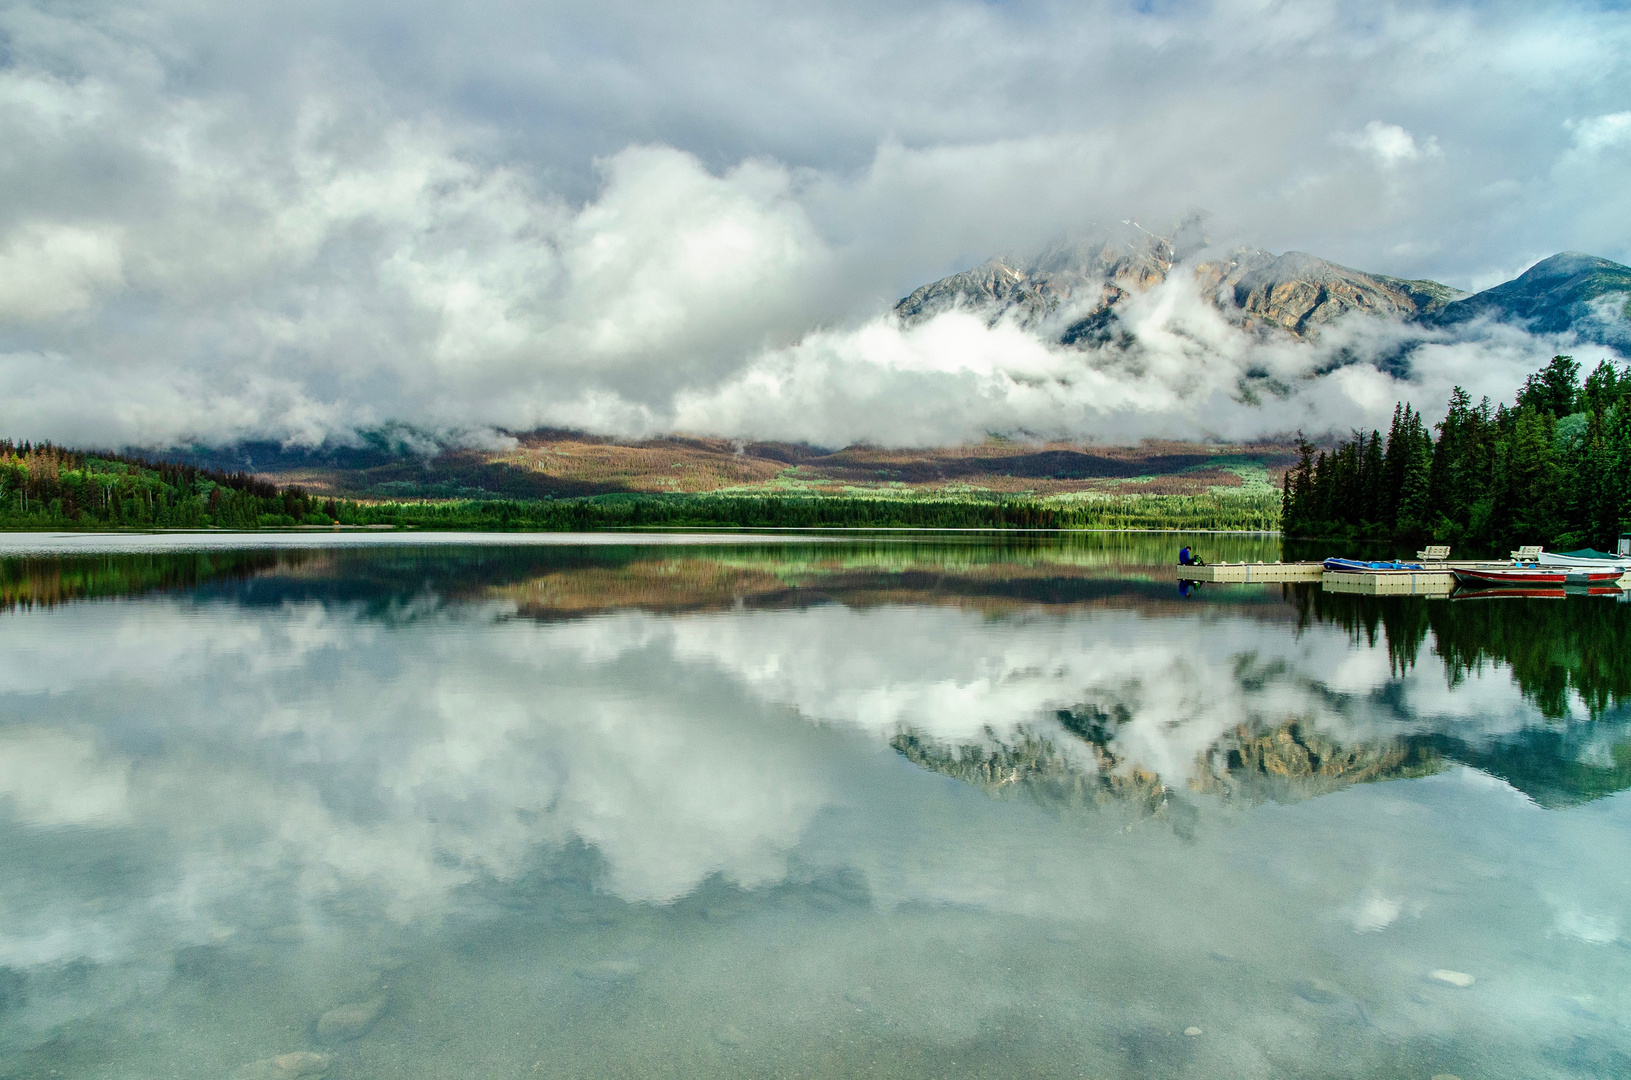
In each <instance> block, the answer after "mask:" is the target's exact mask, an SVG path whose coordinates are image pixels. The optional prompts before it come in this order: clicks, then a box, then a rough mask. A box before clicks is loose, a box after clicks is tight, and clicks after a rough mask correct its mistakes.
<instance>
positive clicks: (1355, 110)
mask: <svg viewBox="0 0 1631 1080" xmlns="http://www.w3.org/2000/svg"><path fill="white" fill-rule="evenodd" d="M1628 46H1631V18H1628V17H1627V15H1626V13H1625V12H1624V11H1623V10H1620V9H1618V8H1617V7H1615V6H1614V5H1606V4H1595V3H1579V4H1556V5H1546V6H1545V7H1544V8H1543V9H1537V8H1534V7H1533V6H1525V5H1518V4H1487V5H1475V4H1427V5H1421V4H1412V5H1381V6H1367V7H1365V8H1364V9H1363V10H1360V9H1354V8H1352V7H1351V6H1349V5H1340V4H1334V3H1309V4H1297V5H1279V6H1276V5H1264V4H1260V3H1252V2H1245V0H1241V2H1228V0H1219V2H1214V3H1184V2H1179V3H1173V4H1153V5H1152V4H1138V5H1128V4H1119V3H1105V4H1090V5H1080V4H1078V5H1053V4H1047V3H1025V2H1021V3H1015V4H1003V5H986V4H976V3H927V4H915V5H896V6H890V7H888V8H885V9H880V8H879V7H878V6H877V5H862V4H847V3H834V4H824V5H821V6H819V8H815V9H810V8H807V7H801V8H793V7H785V6H777V5H768V4H742V3H714V4H702V5H689V6H685V7H683V8H668V7H662V6H649V7H648V6H642V5H637V4H622V3H609V4H600V5H594V6H593V7H592V8H582V7H574V6H556V5H539V4H533V3H520V2H513V3H512V2H505V0H500V2H497V3H493V4H487V5H483V6H482V7H480V8H479V9H474V10H454V9H451V8H447V7H446V6H445V5H433V4H418V3H393V4H389V5H386V4H380V3H374V2H360V3H342V4H322V5H320V4H313V3H300V2H296V3H282V4H278V5H275V6H274V5H270V4H260V3H254V2H250V3H245V4H239V5H231V6H227V7H217V8H209V7H199V6H197V5H190V4H181V3H176V2H172V0H155V2H151V3H131V4H114V5H98V6H92V7H77V6H76V7H64V6H61V5H56V4H49V3H26V2H25V3H19V4H13V5H10V6H7V7H6V8H5V9H4V10H0V180H3V182H4V185H5V191H6V192H7V198H6V199H5V200H4V202H3V204H0V432H3V433H4V434H7V435H11V436H15V437H18V438H51V439H55V440H58V441H65V442H73V443H80V444H96V443H101V444H134V445H144V446H163V445H173V444H177V443H188V442H205V443H220V442H228V441H232V440H237V439H244V438H270V439H276V440H280V441H284V442H289V443H295V444H305V445H312V444H318V443H321V442H324V441H325V440H328V441H338V442H345V441H347V440H349V439H352V438H354V433H355V432H356V431H357V430H359V429H368V428H374V427H378V426H379V425H382V424H386V423H396V424H402V425H408V426H410V427H412V428H414V429H417V430H420V431H423V432H424V433H426V434H427V435H429V436H434V437H438V438H444V439H454V440H464V441H468V442H475V443H492V442H498V441H502V440H503V438H504V435H503V432H504V431H519V430H526V429H530V428H534V427H538V426H541V425H553V426H565V427H574V428H583V429H589V430H594V431H600V432H605V433H610V434H624V435H637V434H648V433H655V432H662V431H674V430H683V431H690V432H696V433H699V434H713V435H725V436H742V437H759V438H778V439H805V440H810V441H813V442H818V443H822V444H828V445H831V444H840V443H845V442H850V441H855V440H861V439H867V440H872V441H876V442H881V443H889V444H914V443H915V444H923V443H943V442H952V441H957V440H961V439H968V438H978V437H979V436H981V435H983V434H985V433H987V432H991V431H1002V432H1011V433H1019V434H1025V433H1030V434H1035V435H1063V436H1069V437H1091V438H1099V439H1104V440H1124V439H1136V438H1140V437H1143V436H1149V435H1175V436H1184V437H1222V438H1235V437H1245V436H1255V435H1269V434H1275V433H1281V432H1286V431H1290V430H1294V429H1296V428H1298V427H1304V428H1309V429H1311V430H1327V429H1338V430H1340V429H1343V428H1346V427H1348V426H1352V425H1357V424H1365V425H1367V426H1368V425H1370V424H1373V423H1378V422H1380V421H1381V420H1382V419H1383V418H1384V417H1385V414H1386V413H1387V412H1388V411H1390V410H1391V408H1392V404H1393V401H1394V400H1395V399H1396V398H1398V397H1400V396H1408V397H1411V398H1412V399H1413V400H1415V401H1417V402H1418V403H1419V404H1422V405H1424V406H1426V407H1427V408H1428V410H1429V414H1430V415H1431V410H1432V409H1433V408H1435V407H1437V405H1438V404H1439V403H1441V402H1442V399H1443V397H1444V395H1445V394H1446V393H1447V391H1448V388H1449V386H1450V385H1452V384H1453V383H1456V382H1460V383H1463V384H1465V385H1467V386H1468V388H1469V389H1471V390H1472V391H1473V392H1474V393H1475V394H1479V393H1489V394H1491V395H1492V396H1499V397H1507V396H1509V395H1510V394H1511V393H1512V391H1513V389H1514V387H1515V386H1516V385H1517V383H1518V382H1520V381H1521V379H1522V377H1523V376H1524V375H1525V374H1526V373H1527V372H1529V371H1532V370H1534V369H1535V368H1536V367H1537V366H1539V364H1540V363H1542V362H1543V361H1544V359H1545V358H1546V357H1548V356H1550V355H1551V354H1552V353H1553V352H1556V351H1572V352H1575V353H1576V354H1577V355H1578V356H1579V357H1580V358H1581V359H1582V360H1584V361H1586V362H1587V363H1588V364H1591V363H1595V361H1596V359H1597V358H1598V357H1599V356H1611V355H1614V351H1615V350H1616V349H1618V350H1619V351H1620V352H1621V353H1623V352H1624V351H1625V350H1626V348H1627V345H1626V340H1627V339H1626V338H1625V337H1623V336H1620V337H1617V336H1616V335H1617V334H1619V333H1620V332H1621V329H1622V324H1621V322H1620V321H1618V320H1622V319H1625V318H1628V317H1631V316H1627V314H1626V312H1625V311H1624V307H1623V305H1624V303H1625V301H1624V300H1623V299H1622V300H1619V301H1616V300H1615V299H1614V298H1615V297H1616V296H1619V295H1620V291H1616V289H1615V288H1613V287H1606V286H1605V288H1604V289H1603V290H1600V291H1599V293H1598V294H1593V295H1591V296H1587V295H1586V294H1585V293H1579V292H1578V290H1577V293H1571V294H1570V296H1571V297H1572V299H1570V300H1569V303H1570V304H1574V305H1575V307H1574V308H1573V309H1570V311H1571V312H1572V313H1568V314H1567V317H1566V318H1562V319H1561V321H1559V319H1554V318H1551V316H1550V315H1548V316H1547V317H1546V318H1538V317H1536V316H1534V315H1532V314H1524V311H1525V310H1528V309H1523V305H1522V303H1519V302H1518V301H1519V300H1521V299H1522V298H1520V297H1515V296H1514V297H1507V298H1506V299H1502V298H1501V297H1497V298H1496V299H1497V300H1498V301H1500V303H1499V304H1496V305H1494V307H1492V306H1491V304H1490V303H1488V302H1482V301H1481V302H1480V304H1481V306H1480V305H1474V306H1472V307H1466V306H1463V305H1465V304H1466V303H1467V301H1464V300H1462V301H1459V303H1458V302H1455V301H1457V298H1458V297H1459V296H1460V293H1462V292H1466V293H1478V292H1479V291H1480V290H1484V289H1487V288H1489V287H1490V286H1494V285H1499V284H1501V283H1503V282H1507V281H1509V280H1511V279H1514V278H1516V277H1517V275H1519V274H1520V273H1522V272H1523V271H1525V270H1526V269H1527V268H1529V267H1531V266H1533V265H1534V264H1535V263H1537V262H1538V261H1539V260H1541V259H1544V258H1547V257H1549V256H1552V255H1554V254H1556V253H1558V252H1584V253H1588V254H1589V255H1591V256H1594V257H1599V258H1602V259H1604V260H1607V262H1608V264H1609V265H1610V266H1611V267H1612V266H1614V265H1618V264H1621V263H1624V262H1626V261H1628V260H1631V219H1628V218H1627V216H1626V215H1625V213H1624V208H1623V205H1622V204H1623V194H1622V193H1623V192H1624V191H1625V190H1627V189H1628V187H1631V184H1628V181H1631V97H1628V96H1627V94H1626V91H1625V87H1627V86H1631V72H1628V71H1627V67H1628V64H1631V62H1628V60H1627V57H1631V48H1628ZM1200 209H1205V210H1208V211H1210V216H1207V217H1205V218H1204V219H1200V220H1198V221H1195V220H1193V219H1192V215H1193V214H1194V212H1195V211H1197V210H1200ZM1179 222H1191V224H1190V225H1189V226H1187V227H1186V226H1179V225H1174V224H1172V223H1179ZM1129 230H1130V231H1131V235H1133V236H1134V237H1135V238H1136V237H1153V238H1154V239H1155V240H1158V241H1160V243H1164V244H1165V245H1166V248H1165V249H1164V251H1163V250H1157V249H1158V248H1159V247H1160V244H1155V245H1153V246H1150V245H1146V247H1145V248H1144V249H1143V255H1139V254H1138V252H1137V250H1136V245H1135V248H1128V249H1127V251H1126V253H1127V258H1128V259H1130V260H1131V261H1128V262H1127V263H1126V265H1125V266H1123V267H1122V268H1121V270H1117V269H1116V268H1115V267H1112V266H1109V264H1108V263H1107V264H1105V265H1103V266H1100V265H1098V264H1095V263H1093V262H1092V259H1091V258H1085V255H1086V253H1089V252H1091V251H1097V252H1098V253H1099V254H1103V253H1104V252H1105V251H1107V250H1110V249H1112V248H1115V246H1116V245H1118V244H1120V245H1124V246H1125V245H1126V244H1127V242H1128V241H1127V237H1128V235H1129ZM1139 243H1144V241H1142V240H1140V241H1139ZM1117 250H1120V249H1117ZM1003 252H1010V253H1014V254H1012V255H1008V256H1004V257H1003V261H1001V262H997V263H992V262H987V261H986V260H988V259H990V258H991V257H992V256H993V255H994V254H996V253H1003ZM1304 252H1306V253H1311V254H1309V255H1302V254H1297V253H1304ZM1111 255H1112V258H1111V259H1110V262H1112V263H1113V262H1115V259H1116V258H1119V257H1120V256H1116V255H1115V252H1114V251H1112V252H1111ZM1141 258H1143V259H1146V262H1145V263H1143V264H1140V263H1139V259H1141ZM1050 259H1051V260H1052V262H1051V263H1050V262H1049V260H1050ZM1152 259H1153V261H1149V260H1152ZM1163 260H1164V262H1163ZM982 264H983V265H984V267H985V268H986V269H984V270H982V271H980V273H985V274H987V276H988V277H989V278H990V280H991V283H992V288H994V289H1000V288H1008V286H1006V285H1002V284H1001V282H1000V281H999V280H998V279H999V278H1000V277H1001V276H1002V274H1003V273H1005V272H1006V271H1019V272H1022V273H1023V274H1025V275H1026V278H1027V281H1029V282H1030V283H1031V286H1030V287H1031V293H1030V294H1027V295H1028V296H1029V298H1030V299H1029V300H1027V301H1026V302H1027V303H1032V302H1033V301H1035V302H1036V303H1040V304H1041V307H1036V308H1035V310H1031V309H1026V310H1025V311H1018V310H1015V311H1013V312H1007V311H1006V309H1005V310H1004V311H993V310H992V309H989V308H988V307H982V306H981V305H979V304H971V303H967V302H952V303H949V304H945V305H942V306H941V307H939V308H937V309H935V311H934V312H933V313H932V314H933V315H934V317H932V318H931V317H916V316H913V317H910V318H905V319H903V318H901V317H899V316H897V315H896V314H895V313H894V311H893V308H894V305H895V304H896V303H897V302H899V301H900V300H901V298H902V297H911V296H914V295H917V293H916V292H915V290H919V289H920V287H922V286H924V285H925V283H938V282H940V281H941V279H944V278H946V276H947V275H954V274H959V273H962V272H965V271H969V270H970V268H973V267H980V266H982ZM1158 264H1159V265H1160V270H1159V273H1154V272H1151V271H1150V267H1152V266H1156V265H1158ZM1174 265H1180V266H1182V267H1184V268H1185V272H1182V273H1173V272H1171V271H1172V268H1173V266H1174ZM1140 267H1142V268H1140ZM1004 268H1006V270H1005V269H1004ZM1107 269H1108V271H1109V273H1108V275H1107V274H1106V270H1107ZM1621 269H1623V267H1622V268H1621ZM1123 270H1125V271H1126V272H1127V274H1131V275H1132V276H1131V277H1127V276H1125V275H1122V276H1118V275H1121V274H1122V271H1123ZM1197 270H1198V272H1192V271H1197ZM1617 272H1618V271H1612V270H1611V271H1610V272H1608V278H1605V279H1603V280H1609V279H1612V278H1613V275H1614V273H1617ZM1073 275H1074V276H1073ZM1567 276H1568V275H1564V277H1567ZM1616 280H1617V279H1616ZM1038 282H1040V284H1039V283H1038ZM1424 282H1425V283H1427V284H1425V285H1424V284H1423V283H1424ZM1010 284H1014V282H1010ZM1609 284H1610V286H1611V285H1612V281H1610V282H1609ZM1107 286H1113V287H1114V288H1115V289H1116V290H1118V291H1119V293H1120V294H1121V295H1119V296H1116V297H1115V298H1114V303H1111V304H1108V305H1107V304H1105V303H1104V300H1105V299H1106V298H1107V297H1108V293H1106V292H1105V288H1106V287H1107ZM1309 290H1312V292H1310V291H1309ZM953 291H955V290H953ZM1020 291H1021V292H1023V291H1024V290H1023V289H1021V290H1020ZM1588 291H1589V290H1588ZM1621 291H1623V290H1621ZM1225 292H1227V293H1228V297H1227V298H1223V297H1224V293H1225ZM1504 295H1505V294H1503V296H1504ZM1220 298H1223V299H1220ZM964 300H965V301H966V300H967V297H965V298H964ZM1486 300H1487V295H1486ZM1508 300H1510V301H1511V302H1510V303H1509V302H1507V301H1508ZM1309 301H1312V302H1311V303H1310V302H1309ZM1525 302H1527V301H1525ZM1537 302H1538V301H1537ZM1050 304H1052V305H1053V306H1052V307H1051V308H1050V307H1049V306H1048V305H1050ZM998 306H999V307H1000V306H1001V305H998ZM1034 306H1035V305H1034V304H1033V307H1034ZM1562 306H1563V307H1564V308H1567V307H1568V304H1564V305H1562ZM1496 307H1498V308H1499V310H1495V308H1496ZM1554 308H1557V305H1555V304H1554V305H1552V306H1551V307H1548V308H1547V311H1548V312H1552V311H1553V309H1554ZM1078 309H1080V310H1078ZM1520 309H1521V310H1520ZM924 310H925V312H927V310H928V309H927V308H925V309H924ZM1536 310H1537V311H1538V310H1539V309H1538V308H1537V309H1536ZM1559 310H1561V309H1559ZM1106 311H1109V312H1110V313H1111V315H1113V318H1110V317H1108V316H1106V315H1105V314H1104V312H1106ZM1293 311H1296V312H1298V313H1297V314H1296V315H1295V316H1294V317H1291V313H1292V312H1293ZM903 314H907V315H911V314H912V313H911V312H903ZM920 314H921V313H920ZM993 315H995V316H996V317H993ZM1066 316H1074V318H1073V321H1067V322H1065V323H1061V324H1060V325H1058V326H1055V325H1054V324H1053V323H1051V322H1048V320H1049V319H1062V318H1065V317H1066ZM1095 318H1097V320H1098V321H1097V322H1095V321H1093V320H1094V319H1095ZM1287 318H1290V322H1289V323H1288V322H1287ZM1044 323H1046V325H1044ZM1073 327H1074V328H1075V329H1074V330H1072V328H1073Z"/></svg>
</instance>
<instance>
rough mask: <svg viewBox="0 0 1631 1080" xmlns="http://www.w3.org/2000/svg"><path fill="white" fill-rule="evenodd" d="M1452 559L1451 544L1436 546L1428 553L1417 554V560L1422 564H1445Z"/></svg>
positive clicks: (1431, 547)
mask: <svg viewBox="0 0 1631 1080" xmlns="http://www.w3.org/2000/svg"><path fill="white" fill-rule="evenodd" d="M1449 557H1450V545H1449V544H1434V545H1432V546H1430V547H1428V549H1427V550H1426V551H1418V552H1416V558H1417V559H1418V560H1419V561H1421V562H1443V561H1444V560H1446V559H1448V558H1449Z"/></svg>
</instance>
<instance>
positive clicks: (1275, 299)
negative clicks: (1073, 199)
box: [895, 221, 1465, 345]
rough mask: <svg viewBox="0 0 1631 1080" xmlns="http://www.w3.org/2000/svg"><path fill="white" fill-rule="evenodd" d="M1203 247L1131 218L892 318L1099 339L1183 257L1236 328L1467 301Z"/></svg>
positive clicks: (1311, 265) (1416, 285) (1080, 340)
mask: <svg viewBox="0 0 1631 1080" xmlns="http://www.w3.org/2000/svg"><path fill="white" fill-rule="evenodd" d="M1205 248H1206V241H1205V238H1204V237H1202V236H1200V235H1199V234H1198V223H1197V222H1195V221H1190V222H1186V223H1185V224H1184V225H1181V226H1179V227H1178V228H1176V229H1174V230H1173V232H1172V233H1170V234H1167V235H1161V234H1157V233H1152V232H1149V231H1148V230H1146V229H1143V228H1141V227H1140V226H1138V225H1136V224H1133V223H1131V222H1128V223H1124V224H1123V226H1122V227H1121V228H1119V229H1114V228H1113V229H1109V230H1099V231H1098V233H1097V235H1096V236H1095V238H1094V239H1092V240H1090V241H1079V242H1076V243H1069V244H1059V245H1056V246H1054V247H1053V248H1050V249H1049V250H1047V251H1045V252H1044V253H1043V254H1042V255H1041V256H1039V257H1038V258H1036V259H1033V260H1030V261H1028V262H1021V261H1018V260H1015V259H1012V258H1010V257H1007V256H998V257H996V258H993V259H991V260H989V261H987V262H985V263H982V264H981V265H980V266H977V267H975V268H974V269H972V270H965V271H963V272H962V273H959V274H953V275H951V276H950V277H946V278H942V279H941V280H939V281H936V282H932V283H930V284H928V285H925V286H923V287H922V288H920V289H917V290H916V291H914V292H913V293H912V294H911V295H910V296H908V297H906V298H905V299H903V300H901V301H900V303H898V304H896V305H895V313H896V314H897V315H898V316H899V317H900V318H901V320H902V321H903V322H905V323H906V324H907V325H914V324H916V323H919V322H923V321H925V320H927V319H930V318H933V317H934V316H936V315H939V314H941V313H942V312H945V311H949V310H952V309H953V308H964V309H967V310H973V311H979V312H982V313H984V314H985V315H986V316H987V317H988V319H989V320H990V321H991V322H993V323H994V322H996V321H997V320H998V319H1001V318H1004V317H1008V318H1014V319H1016V320H1017V321H1018V322H1019V323H1020V325H1022V326H1025V327H1027V328H1029V329H1033V330H1036V331H1038V332H1040V333H1043V334H1044V335H1046V336H1051V337H1055V338H1057V339H1058V340H1059V341H1061V342H1062V343H1064V344H1067V345H1090V344H1095V343H1101V342H1104V341H1108V340H1110V339H1111V338H1112V337H1114V336H1115V333H1116V327H1115V323H1116V322H1117V313H1118V308H1119V307H1120V305H1121V304H1122V303H1123V302H1124V301H1126V300H1127V298H1128V297H1129V296H1131V295H1134V294H1136V293H1141V292H1144V291H1146V290H1148V289H1150V288H1153V287H1154V286H1156V285H1159V284H1160V283H1161V282H1163V281H1165V280H1166V279H1167V276H1168V275H1169V274H1171V273H1172V272H1173V268H1174V267H1175V266H1179V265H1180V264H1185V263H1186V260H1187V261H1188V263H1189V269H1190V272H1192V273H1194V274H1195V276H1196V278H1197V279H1198V280H1199V282H1200V284H1201V286H1202V291H1203V293H1204V294H1205V295H1206V296H1208V297H1209V298H1210V299H1212V301H1213V302H1214V303H1215V304H1217V305H1218V307H1219V308H1220V309H1222V310H1224V311H1225V312H1227V313H1229V314H1230V315H1232V316H1233V317H1235V318H1236V319H1237V320H1238V321H1240V322H1241V323H1242V324H1244V325H1247V326H1262V327H1270V328H1275V329H1280V330H1286V331H1290V332H1291V333H1292V334H1295V335H1297V336H1299V337H1305V336H1309V335H1311V334H1312V333H1314V332H1315V331H1316V330H1317V328H1318V327H1319V326H1321V325H1324V324H1326V323H1329V322H1332V321H1333V320H1335V319H1338V318H1340V317H1342V316H1343V315H1346V314H1348V313H1349V312H1352V311H1362V312H1369V313H1375V314H1382V315H1387V316H1390V317H1394V318H1403V319H1408V318H1415V317H1418V316H1421V315H1425V314H1428V313H1431V312H1434V311H1437V310H1438V309H1440V308H1442V307H1443V306H1445V305H1446V304H1448V303H1450V302H1452V301H1454V300H1457V299H1459V298H1460V297H1462V296H1464V295H1465V294H1464V293H1461V292H1459V291H1457V290H1455V289H1452V288H1450V287H1449V286H1448V285H1441V284H1439V283H1438V282H1436V281H1401V280H1399V279H1397V278H1390V277H1382V276H1381V275H1377V274H1367V273H1365V272H1363V271H1360V270H1354V269H1351V268H1349V267H1346V266H1339V265H1337V264H1336V263H1332V262H1327V261H1326V260H1324V259H1320V258H1316V257H1315V256H1313V255H1309V254H1306V253H1304V252H1300V251H1288V252H1286V253H1285V254H1284V255H1273V254H1270V253H1269V252H1267V251H1263V250H1261V249H1252V248H1238V249H1236V250H1234V251H1230V252H1228V253H1227V254H1226V255H1223V256H1221V257H1216V258H1210V259H1195V256H1197V255H1200V254H1201V253H1202V252H1204V250H1205Z"/></svg>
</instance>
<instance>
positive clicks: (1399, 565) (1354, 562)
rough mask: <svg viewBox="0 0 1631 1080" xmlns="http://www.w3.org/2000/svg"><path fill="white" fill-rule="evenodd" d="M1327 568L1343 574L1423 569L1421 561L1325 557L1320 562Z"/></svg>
mask: <svg viewBox="0 0 1631 1080" xmlns="http://www.w3.org/2000/svg"><path fill="white" fill-rule="evenodd" d="M1322 565H1323V566H1324V567H1325V569H1327V570H1335V571H1337V572H1338V573H1345V574H1369V573H1374V572H1376V571H1378V570H1425V569H1427V568H1426V567H1425V566H1423V565H1422V564H1421V563H1407V562H1400V561H1399V560H1398V559H1394V560H1393V561H1391V562H1364V561H1362V560H1359V559H1335V558H1332V559H1326V560H1325V562H1324V563H1323V564H1322Z"/></svg>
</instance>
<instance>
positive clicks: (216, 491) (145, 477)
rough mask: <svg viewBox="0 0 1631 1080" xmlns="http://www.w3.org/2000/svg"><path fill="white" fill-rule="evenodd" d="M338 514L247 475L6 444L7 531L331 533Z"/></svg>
mask: <svg viewBox="0 0 1631 1080" xmlns="http://www.w3.org/2000/svg"><path fill="white" fill-rule="evenodd" d="M339 513H340V508H339V507H338V506H337V505H336V504H335V503H334V502H333V501H332V500H331V501H327V502H324V501H321V500H318V499H316V498H313V497H312V496H311V495H308V494H307V493H306V492H304V491H302V490H301V489H300V488H298V487H286V488H279V487H278V486H277V485H275V484H269V483H267V482H265V481H263V480H257V479H255V478H254V477H253V476H249V475H247V474H245V473H226V472H220V471H217V470H213V469H199V468H194V467H192V466H190V465H173V464H167V463H163V462H151V461H144V460H142V459H140V458H136V457H131V456H129V455H124V454H100V453H99V454H92V453H86V452H83V451H77V450H64V449H62V448H60V447H56V446H52V445H51V444H50V443H41V444H38V445H35V444H30V443H26V442H25V443H22V444H20V445H19V444H17V443H13V442H10V441H0V528H3V529H61V528H70V529H72V528H81V529H86V528H89V529H117V528H147V529H163V528H176V529H200V528H212V527H213V528H223V529H255V528H262V527H266V526H279V525H282V526H290V525H331V524H333V523H334V521H335V520H337V516H338V515H339Z"/></svg>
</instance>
